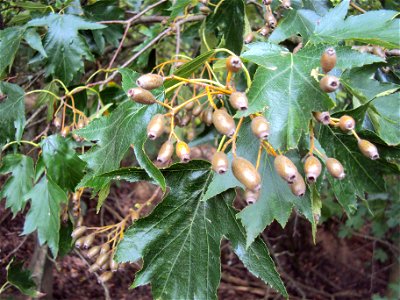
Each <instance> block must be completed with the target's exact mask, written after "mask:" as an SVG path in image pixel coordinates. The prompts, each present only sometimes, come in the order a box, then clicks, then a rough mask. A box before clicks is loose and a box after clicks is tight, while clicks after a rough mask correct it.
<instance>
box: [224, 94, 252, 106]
mask: <svg viewBox="0 0 400 300" xmlns="http://www.w3.org/2000/svg"><path fill="white" fill-rule="evenodd" d="M229 103H230V104H231V105H232V107H233V108H234V109H237V110H246V109H247V107H248V105H249V101H248V100H247V96H246V94H245V93H241V92H233V93H232V94H231V95H230V96H229Z"/></svg>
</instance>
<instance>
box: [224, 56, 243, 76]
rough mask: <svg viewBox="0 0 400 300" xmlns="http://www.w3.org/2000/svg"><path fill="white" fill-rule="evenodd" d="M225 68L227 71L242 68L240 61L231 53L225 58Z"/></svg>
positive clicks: (235, 71)
mask: <svg viewBox="0 0 400 300" xmlns="http://www.w3.org/2000/svg"><path fill="white" fill-rule="evenodd" d="M226 69H227V70H228V71H229V72H233V73H237V72H239V71H240V70H241V69H242V61H241V60H240V58H239V57H238V56H236V55H231V56H229V57H228V58H227V59H226Z"/></svg>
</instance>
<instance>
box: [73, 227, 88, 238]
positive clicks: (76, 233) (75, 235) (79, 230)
mask: <svg viewBox="0 0 400 300" xmlns="http://www.w3.org/2000/svg"><path fill="white" fill-rule="evenodd" d="M86 229H87V227H86V226H79V227H76V228H75V229H74V231H72V233H71V237H72V239H74V240H75V239H77V238H80V237H81V236H82V235H83V234H84V233H85V231H86Z"/></svg>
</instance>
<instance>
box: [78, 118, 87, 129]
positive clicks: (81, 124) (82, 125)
mask: <svg viewBox="0 0 400 300" xmlns="http://www.w3.org/2000/svg"><path fill="white" fill-rule="evenodd" d="M85 125H86V122H85V121H84V120H79V121H78V124H77V125H76V127H77V128H78V129H82V128H83V127H85Z"/></svg>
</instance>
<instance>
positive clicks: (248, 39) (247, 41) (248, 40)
mask: <svg viewBox="0 0 400 300" xmlns="http://www.w3.org/2000/svg"><path fill="white" fill-rule="evenodd" d="M252 41H254V34H253V33H252V32H250V33H249V34H247V35H246V36H245V38H244V43H245V44H250V43H251V42H252Z"/></svg>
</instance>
